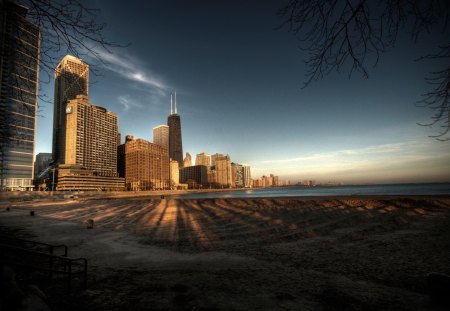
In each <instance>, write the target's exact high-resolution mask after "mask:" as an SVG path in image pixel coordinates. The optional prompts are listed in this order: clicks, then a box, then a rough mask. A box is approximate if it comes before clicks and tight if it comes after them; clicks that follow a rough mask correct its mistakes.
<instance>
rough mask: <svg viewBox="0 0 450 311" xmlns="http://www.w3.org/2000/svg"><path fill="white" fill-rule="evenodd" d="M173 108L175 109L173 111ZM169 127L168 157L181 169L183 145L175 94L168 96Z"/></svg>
mask: <svg viewBox="0 0 450 311" xmlns="http://www.w3.org/2000/svg"><path fill="white" fill-rule="evenodd" d="M174 108H175V109H174ZM167 125H168V126H169V157H170V158H171V159H172V160H175V161H177V162H178V165H179V167H180V168H181V167H183V143H182V139H181V120H180V115H179V114H178V113H177V93H176V92H175V93H173V94H170V115H169V117H168V118H167Z"/></svg>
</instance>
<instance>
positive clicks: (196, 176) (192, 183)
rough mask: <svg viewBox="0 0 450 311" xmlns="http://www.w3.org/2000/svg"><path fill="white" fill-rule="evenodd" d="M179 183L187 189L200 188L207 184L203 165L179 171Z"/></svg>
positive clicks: (206, 172)
mask: <svg viewBox="0 0 450 311" xmlns="http://www.w3.org/2000/svg"><path fill="white" fill-rule="evenodd" d="M180 182H181V183H183V184H188V185H189V188H191V189H192V188H200V187H204V186H206V185H207V184H208V169H207V167H206V166H204V165H194V166H188V167H183V168H181V169H180Z"/></svg>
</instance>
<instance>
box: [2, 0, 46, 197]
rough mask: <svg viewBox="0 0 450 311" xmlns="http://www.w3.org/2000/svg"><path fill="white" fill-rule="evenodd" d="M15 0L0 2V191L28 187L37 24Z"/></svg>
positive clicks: (30, 180)
mask: <svg viewBox="0 0 450 311" xmlns="http://www.w3.org/2000/svg"><path fill="white" fill-rule="evenodd" d="M27 12H28V8H26V7H24V6H22V5H20V4H18V1H9V0H4V1H0V90H1V95H0V190H3V189H7V190H32V189H33V187H34V186H33V178H34V173H33V160H34V159H33V158H34V144H35V129H36V111H37V93H38V77H39V45H40V32H39V27H38V26H37V25H35V24H33V23H31V22H30V21H29V20H28V19H27Z"/></svg>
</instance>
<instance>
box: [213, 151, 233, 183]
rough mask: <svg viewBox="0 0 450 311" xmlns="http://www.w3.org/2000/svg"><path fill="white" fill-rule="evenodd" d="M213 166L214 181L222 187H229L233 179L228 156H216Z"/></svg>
mask: <svg viewBox="0 0 450 311" xmlns="http://www.w3.org/2000/svg"><path fill="white" fill-rule="evenodd" d="M215 168H216V178H217V180H216V182H217V183H218V184H219V185H220V186H222V187H224V188H231V187H232V185H233V180H232V172H231V159H230V156H228V155H226V156H218V157H216V159H215Z"/></svg>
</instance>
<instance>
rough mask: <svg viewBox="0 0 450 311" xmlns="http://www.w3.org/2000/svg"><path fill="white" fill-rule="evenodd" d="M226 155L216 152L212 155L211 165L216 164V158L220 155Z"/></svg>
mask: <svg viewBox="0 0 450 311" xmlns="http://www.w3.org/2000/svg"><path fill="white" fill-rule="evenodd" d="M224 156H225V155H223V154H221V153H215V154H213V155H211V166H215V165H216V159H217V158H218V157H224Z"/></svg>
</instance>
